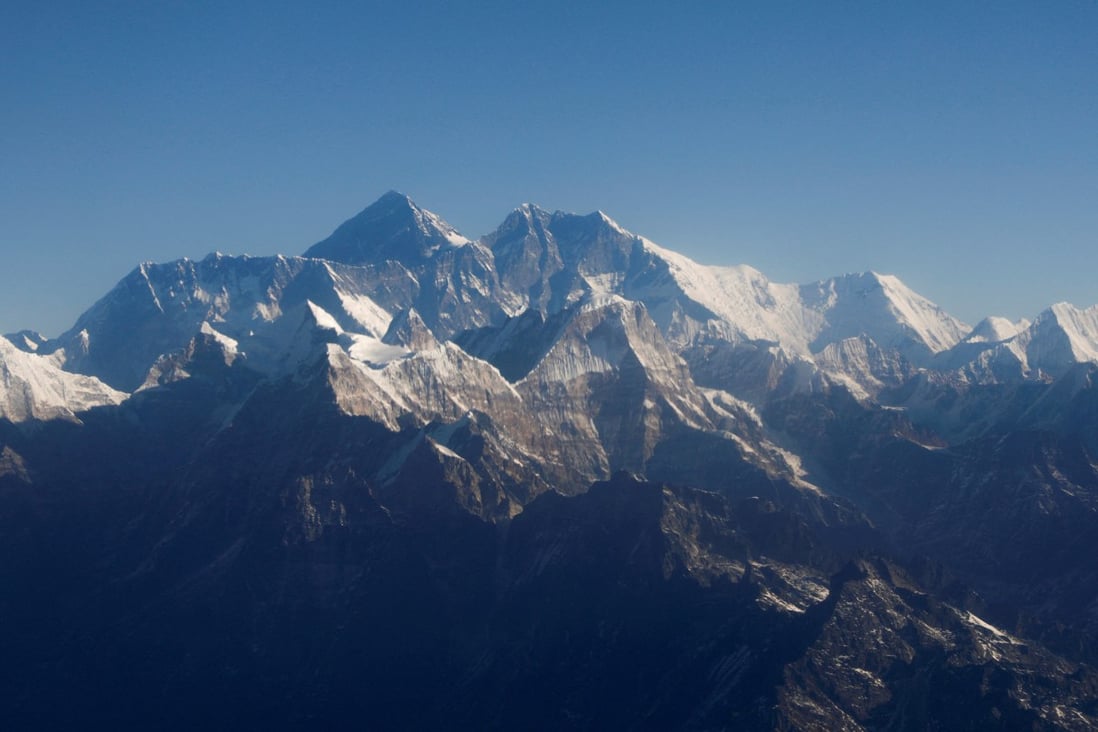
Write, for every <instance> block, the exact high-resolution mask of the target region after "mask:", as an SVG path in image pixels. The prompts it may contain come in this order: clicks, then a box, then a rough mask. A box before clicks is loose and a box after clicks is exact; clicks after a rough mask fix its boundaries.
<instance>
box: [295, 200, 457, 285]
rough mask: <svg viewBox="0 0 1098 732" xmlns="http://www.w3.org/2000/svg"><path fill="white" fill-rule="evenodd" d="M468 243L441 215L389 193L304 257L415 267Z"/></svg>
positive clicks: (310, 249)
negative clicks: (395, 262)
mask: <svg viewBox="0 0 1098 732" xmlns="http://www.w3.org/2000/svg"><path fill="white" fill-rule="evenodd" d="M468 243H469V240H468V239H467V238H465V237H464V236H462V235H461V234H459V233H458V231H457V229H455V228H454V227H453V226H451V225H450V224H448V223H446V221H444V220H443V219H442V217H440V216H439V215H438V214H435V213H432V212H431V211H428V210H427V209H424V208H421V207H420V206H418V205H417V204H416V203H415V202H414V201H413V200H412V199H411V198H409V197H408V196H406V195H404V194H403V193H400V192H398V191H389V192H388V193H386V194H385V195H383V196H382V197H381V198H379V199H377V200H376V201H374V202H373V203H372V204H370V205H369V206H367V207H366V208H365V209H363V210H362V211H360V212H359V213H358V214H356V215H355V216H354V217H352V218H350V219H348V220H347V221H345V222H343V224H342V225H340V227H339V228H338V229H336V230H335V231H334V232H332V235H331V236H329V237H328V238H327V239H325V240H324V241H321V242H319V243H317V244H314V245H313V246H312V247H310V248H309V249H308V250H307V251H306V252H305V256H306V257H313V258H316V259H327V260H330V261H333V262H343V263H346V264H379V263H381V262H384V261H387V260H395V261H398V262H400V263H402V264H404V265H407V266H412V267H415V266H417V265H419V264H422V263H423V262H424V261H425V260H427V259H430V258H431V257H433V256H434V255H435V254H436V253H437V252H438V251H439V250H442V249H449V248H454V247H460V246H465V245H466V244H468Z"/></svg>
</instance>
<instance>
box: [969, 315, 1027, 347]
mask: <svg viewBox="0 0 1098 732" xmlns="http://www.w3.org/2000/svg"><path fill="white" fill-rule="evenodd" d="M1028 327H1029V321H1028V320H1026V319H1024V318H1023V319H1022V320H1019V321H1018V322H1017V323H1015V322H1012V321H1011V320H1009V319H1008V318H1002V317H999V316H997V315H991V316H988V317H986V318H984V319H983V320H981V321H980V322H979V323H977V324H976V327H975V328H973V329H972V331H971V332H970V333H969V334H968V335H967V336H965V337H964V341H963V342H964V343H1000V342H1002V341H1006V340H1009V339H1011V338H1013V337H1014V336H1016V335H1018V334H1019V333H1021V332H1022V331H1023V330H1025V329H1026V328H1028Z"/></svg>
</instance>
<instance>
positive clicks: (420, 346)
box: [381, 308, 438, 351]
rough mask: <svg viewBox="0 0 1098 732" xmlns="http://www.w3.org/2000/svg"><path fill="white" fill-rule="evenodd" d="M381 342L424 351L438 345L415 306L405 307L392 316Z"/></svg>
mask: <svg viewBox="0 0 1098 732" xmlns="http://www.w3.org/2000/svg"><path fill="white" fill-rule="evenodd" d="M381 342H382V343H386V344H388V345H391V346H403V347H405V348H410V349H412V350H413V351H424V350H427V349H430V348H436V347H437V346H438V340H437V339H436V338H435V336H434V334H433V333H431V329H430V328H429V327H427V323H425V322H424V321H423V318H422V317H421V316H420V314H419V313H418V312H416V310H415V308H406V309H404V310H401V311H399V312H398V313H397V314H396V315H395V316H393V320H392V322H391V323H390V324H389V329H388V330H387V331H386V332H385V335H384V336H382V338H381Z"/></svg>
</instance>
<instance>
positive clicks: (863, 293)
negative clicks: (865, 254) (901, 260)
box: [800, 272, 971, 363]
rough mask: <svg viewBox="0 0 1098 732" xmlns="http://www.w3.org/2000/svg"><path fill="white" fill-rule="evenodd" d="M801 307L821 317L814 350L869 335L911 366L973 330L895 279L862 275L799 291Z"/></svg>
mask: <svg viewBox="0 0 1098 732" xmlns="http://www.w3.org/2000/svg"><path fill="white" fill-rule="evenodd" d="M800 289H801V298H802V299H803V301H804V303H805V306H806V307H808V308H809V309H811V310H814V311H816V312H818V313H820V314H821V315H823V316H824V327H823V328H822V329H821V330H820V332H819V333H817V334H816V336H815V339H814V341H813V343H812V348H813V350H814V351H816V350H820V349H822V348H823V347H825V346H826V345H827V344H829V343H835V342H838V341H841V340H843V339H846V338H853V337H858V336H868V337H870V338H872V339H873V340H874V341H876V342H877V344H878V345H880V346H883V347H885V348H895V349H897V350H899V351H901V352H902V353H904V355H906V356H907V357H908V358H910V359H912V361H914V362H916V363H919V362H924V361H925V360H926V359H927V358H928V357H929V356H930V355H933V354H935V353H940V352H942V351H945V350H947V349H949V348H952V347H953V346H955V345H956V344H957V343H959V342H960V341H961V339H962V338H963V337H964V336H965V335H966V334H967V333H969V332H970V331H971V328H970V327H969V326H968V325H966V324H964V323H962V322H961V321H960V320H957V319H956V318H954V317H953V316H951V315H949V314H948V313H947V312H945V311H944V310H942V309H941V308H940V307H938V306H937V305H935V304H934V303H932V302H931V301H930V300H928V299H926V298H925V297H923V296H922V295H920V294H918V293H917V292H915V291H913V290H912V289H911V288H909V287H908V286H907V285H905V284H904V283H903V282H901V281H900V279H899V278H897V277H895V276H893V275H885V274H878V273H877V272H862V273H857V274H847V275H843V276H842V277H834V278H831V279H828V280H822V281H820V282H815V283H812V284H808V285H802V286H801V288H800Z"/></svg>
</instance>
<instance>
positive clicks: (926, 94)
mask: <svg viewBox="0 0 1098 732" xmlns="http://www.w3.org/2000/svg"><path fill="white" fill-rule="evenodd" d="M391 188H395V189H398V190H401V191H403V192H405V193H407V194H409V195H410V196H412V197H413V198H414V199H415V200H416V201H417V202H418V203H420V204H421V205H422V206H424V207H426V208H429V209H431V210H433V211H435V212H437V213H439V214H440V215H442V216H443V217H444V218H446V219H447V220H449V221H450V222H451V223H452V224H454V225H455V226H456V227H457V228H458V229H459V230H461V231H462V232H463V233H465V234H466V235H468V236H474V237H475V236H479V235H480V234H483V233H486V232H488V231H490V230H491V229H494V228H495V226H496V225H497V224H498V223H499V222H500V221H502V219H503V218H504V217H505V215H506V214H507V213H508V211H510V210H511V209H512V208H514V207H515V206H517V205H518V204H519V203H522V202H524V201H532V202H535V203H538V204H540V205H541V206H543V207H545V208H549V209H557V208H560V209H566V210H572V211H579V212H589V211H592V210H595V209H602V210H604V211H606V212H607V213H609V214H610V215H611V216H613V217H614V218H615V219H617V220H618V221H619V222H620V223H621V224H622V225H623V226H625V227H627V228H629V229H631V230H633V231H635V232H637V233H641V234H644V235H646V236H648V237H649V238H651V239H653V240H655V241H657V242H659V243H661V244H663V245H665V246H668V247H671V248H673V249H677V250H679V251H682V252H683V253H685V254H687V255H689V256H691V257H693V258H694V259H697V260H699V261H701V262H705V263H711V264H740V263H746V264H750V265H752V266H754V267H757V268H758V269H760V270H762V271H763V272H764V273H765V274H766V275H767V276H769V277H770V278H771V279H773V280H775V281H780V282H794V281H796V282H804V281H811V280H815V279H821V278H824V277H827V276H831V275H836V274H842V273H844V272H853V271H862V270H867V269H873V270H877V271H880V272H887V273H892V274H896V275H898V276H900V277H901V279H903V280H904V281H905V282H907V283H908V284H909V285H910V286H912V287H913V288H914V289H916V290H917V291H919V292H921V293H923V294H924V295H926V296H928V297H930V298H931V299H932V300H935V301H936V302H938V303H939V304H941V305H942V306H943V307H945V308H946V309H947V310H949V311H951V312H952V313H954V314H955V315H957V316H958V317H961V318H962V319H965V320H968V321H969V322H975V321H976V320H978V319H979V318H981V317H982V316H984V315H987V314H1001V315H1006V316H1009V317H1012V318H1017V317H1022V316H1029V317H1031V316H1033V315H1035V314H1036V313H1037V312H1039V311H1040V310H1041V309H1043V308H1044V307H1045V306H1047V305H1049V304H1051V303H1053V302H1056V301H1061V300H1067V301H1070V302H1074V303H1075V304H1077V305H1080V306H1084V305H1091V304H1094V303H1098V2H1094V1H1093V0H1088V1H1086V2H1082V1H1079V2H1072V1H1071V0H1058V1H1057V2H1037V1H1035V2H1031V3H1014V2H1001V1H996V2H961V3H956V2H943V3H936V2H903V3H901V2H827V3H824V2H799V3H795V2H781V1H765V2H764V1H762V0H760V1H759V2H682V3H667V2H661V3H649V2H643V1H636V0H635V1H634V2H582V3H581V2H553V3H548V2H515V1H514V0H508V1H501V2H493V1H485V0H477V1H476V2H453V1H452V2H437V3H422V2H418V3H417V2H414V0H406V1H405V2H393V1H392V0H389V1H388V2H384V3H372V2H357V3H356V2H345V3H322V2H310V3H283V2H278V1H277V0H266V1H264V2H247V1H243V0H236V1H234V2H170V1H167V0H161V1H158V2H144V1H142V2H112V1H104V2H96V3H90V2H83V1H82V2H71V3H67V2H62V1H60V0H58V1H56V2H49V3H43V2H23V1H22V0H6V1H5V2H3V3H0V332H9V331H12V330H15V329H18V328H34V329H38V330H41V331H43V332H44V333H46V334H47V335H57V334H59V333H60V332H61V331H62V330H64V329H65V328H67V327H69V326H70V325H71V324H72V323H73V322H74V320H75V319H76V317H77V315H78V314H79V313H80V312H81V311H83V310H84V309H85V308H86V307H88V306H89V305H91V304H92V303H93V302H94V301H95V300H96V299H97V298H98V297H100V296H102V295H103V294H105V293H106V292H107V290H108V289H109V288H110V287H111V286H112V285H113V284H114V283H115V282H116V281H117V280H118V279H120V278H121V277H122V276H124V275H125V274H126V273H127V272H128V271H129V270H131V269H132V268H133V267H134V266H136V264H137V263H138V262H140V261H142V260H155V261H165V260H170V259H175V258H178V257H183V256H189V257H192V258H200V257H202V256H204V255H205V254H207V253H208V252H210V251H213V250H220V251H223V252H226V253H232V254H241V253H250V254H274V253H286V254H296V253H300V252H302V251H304V250H305V248H306V247H308V246H309V245H310V244H312V243H314V242H316V241H317V240H319V239H321V238H323V237H324V236H326V235H327V234H328V233H329V232H330V231H331V230H332V229H334V228H335V227H336V226H337V225H338V224H339V223H340V222H342V221H343V220H344V219H346V218H348V217H350V216H351V215H353V214H354V213H356V212H357V211H358V210H360V209H361V208H363V207H364V206H366V205H367V204H369V203H370V202H371V201H373V200H374V199H375V198H377V197H378V196H380V195H381V194H382V193H384V192H385V191H387V190H389V189H391Z"/></svg>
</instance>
